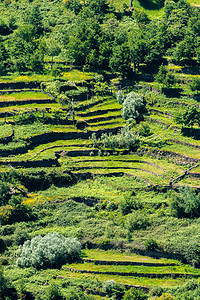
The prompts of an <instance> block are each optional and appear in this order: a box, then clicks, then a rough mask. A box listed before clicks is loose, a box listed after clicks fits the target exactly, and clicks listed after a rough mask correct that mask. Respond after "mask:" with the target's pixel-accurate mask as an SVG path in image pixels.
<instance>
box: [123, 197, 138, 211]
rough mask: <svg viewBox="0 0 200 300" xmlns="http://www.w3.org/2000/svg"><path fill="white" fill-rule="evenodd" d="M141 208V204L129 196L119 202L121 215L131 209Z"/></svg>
mask: <svg viewBox="0 0 200 300" xmlns="http://www.w3.org/2000/svg"><path fill="white" fill-rule="evenodd" d="M141 208H142V204H141V203H139V202H138V201H137V200H135V199H133V198H131V197H126V198H125V199H124V200H123V201H121V202H120V204H119V210H120V211H121V213H122V215H128V214H130V213H131V211H132V210H138V209H141Z"/></svg>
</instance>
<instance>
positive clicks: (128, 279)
mask: <svg viewBox="0 0 200 300" xmlns="http://www.w3.org/2000/svg"><path fill="white" fill-rule="evenodd" d="M57 274H58V275H60V276H65V277H66V278H80V279H83V278H86V279H87V278H88V280H98V281H107V280H111V279H113V280H114V281H116V282H117V283H120V284H127V285H140V286H145V287H153V286H163V287H171V286H176V285H182V284H184V283H186V282H187V279H186V278H176V279H172V278H146V277H132V276H118V275H105V274H95V275H93V274H81V273H77V272H71V271H69V270H60V271H59V272H58V273H57Z"/></svg>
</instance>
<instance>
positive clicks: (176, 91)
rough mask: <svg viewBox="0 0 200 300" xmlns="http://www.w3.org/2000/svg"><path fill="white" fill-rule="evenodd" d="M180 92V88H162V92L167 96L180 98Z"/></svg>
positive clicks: (181, 90)
mask: <svg viewBox="0 0 200 300" xmlns="http://www.w3.org/2000/svg"><path fill="white" fill-rule="evenodd" d="M182 92H183V89H182V88H162V93H163V94H164V95H165V96H167V97H176V98H180V97H181V93H182Z"/></svg>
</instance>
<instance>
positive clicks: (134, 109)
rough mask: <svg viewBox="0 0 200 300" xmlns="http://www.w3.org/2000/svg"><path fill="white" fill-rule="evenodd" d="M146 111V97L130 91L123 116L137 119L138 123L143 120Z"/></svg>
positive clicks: (128, 118) (124, 104) (129, 119)
mask: <svg viewBox="0 0 200 300" xmlns="http://www.w3.org/2000/svg"><path fill="white" fill-rule="evenodd" d="M145 112H146V109H145V101H144V99H143V98H142V97H141V96H140V95H139V94H136V93H134V92H131V93H129V94H128V95H127V96H126V99H125V100H124V103H123V108H122V118H124V119H125V120H128V121H133V120H135V121H136V122H137V123H139V122H140V121H142V120H143V114H144V113H145Z"/></svg>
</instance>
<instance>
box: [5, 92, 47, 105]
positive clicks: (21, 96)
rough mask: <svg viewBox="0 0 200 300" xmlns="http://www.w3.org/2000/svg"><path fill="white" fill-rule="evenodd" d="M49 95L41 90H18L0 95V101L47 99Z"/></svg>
mask: <svg viewBox="0 0 200 300" xmlns="http://www.w3.org/2000/svg"><path fill="white" fill-rule="evenodd" d="M49 98H50V97H49V96H48V95H46V94H44V93H42V92H39V91H38V92H35V91H34V92H20V93H10V94H4V95H0V102H2V101H13V100H37V99H49Z"/></svg>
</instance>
